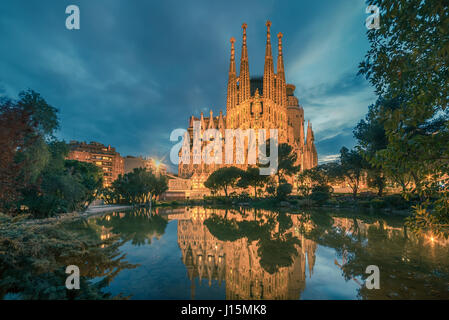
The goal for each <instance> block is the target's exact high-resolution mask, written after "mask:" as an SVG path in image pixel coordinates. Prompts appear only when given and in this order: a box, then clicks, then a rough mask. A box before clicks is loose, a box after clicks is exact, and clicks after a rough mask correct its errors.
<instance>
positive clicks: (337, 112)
mask: <svg viewBox="0 0 449 320" xmlns="http://www.w3.org/2000/svg"><path fill="white" fill-rule="evenodd" d="M70 4H75V5H77V6H79V8H80V11H81V29H80V30H68V29H66V27H65V20H66V17H67V16H68V15H67V14H66V13H65V8H66V7H67V6H68V5H70ZM365 8H366V4H365V1H364V0H339V1H335V0H316V1H303V0H302V1H299V0H293V1H260V0H259V1H143V0H135V1H129V0H85V1H76V0H69V1H61V0H54V1H50V0H48V1H41V0H39V1H37V0H36V1H34V0H33V1H30V0H26V1H25V0H2V1H1V2H0V96H5V95H6V96H9V97H11V98H16V97H17V94H18V93H19V92H20V91H21V90H24V89H28V88H31V89H33V90H35V91H37V92H39V93H40V94H41V95H42V96H43V97H44V98H45V99H46V100H47V102H48V103H50V104H51V105H53V106H54V107H56V108H58V109H59V118H60V122H61V128H60V130H59V132H58V137H59V138H61V139H64V140H66V141H70V140H80V141H86V142H89V141H98V142H101V143H104V144H106V145H111V146H114V147H116V149H117V151H118V152H120V153H121V155H122V156H126V155H136V156H137V155H143V156H155V157H158V158H163V157H165V158H166V159H167V160H166V161H167V162H168V159H169V156H168V155H169V152H170V149H171V147H172V146H173V145H174V142H170V140H169V136H170V133H171V132H172V130H174V129H176V128H186V127H187V125H188V120H189V117H190V116H191V115H195V116H199V115H200V112H201V111H203V112H205V114H206V115H208V113H209V110H210V109H212V110H213V111H214V114H215V115H217V114H218V112H219V111H220V110H223V111H225V109H226V85H227V77H228V68H229V57H230V43H229V39H230V38H231V37H232V36H233V37H235V38H236V40H237V42H236V60H237V63H239V61H240V49H241V36H242V29H241V25H242V23H243V22H246V23H247V24H248V29H247V33H248V54H249V64H250V73H251V76H256V75H262V73H263V65H264V54H265V41H266V40H265V39H266V27H265V22H266V20H270V21H271V22H272V28H271V29H272V34H273V35H275V34H277V33H278V32H282V33H283V34H284V38H283V44H284V62H285V68H286V78H287V82H288V83H292V84H294V85H296V92H295V94H296V96H297V97H298V98H299V101H300V104H301V105H302V106H303V108H304V112H305V118H306V120H310V121H311V122H312V124H313V129H314V132H315V139H316V147H317V150H318V156H319V159H320V161H323V160H328V159H331V158H332V155H335V154H337V153H338V152H339V150H340V148H341V147H342V146H343V145H345V146H347V147H352V146H353V145H354V139H353V137H352V130H353V128H354V126H355V125H356V124H357V122H358V121H359V120H360V119H361V118H363V117H364V115H365V114H366V112H367V110H368V106H369V105H370V104H372V103H373V102H374V101H375V96H374V94H373V89H372V88H371V87H370V86H369V84H368V82H367V81H366V80H365V79H364V78H363V77H360V76H357V71H358V64H359V63H360V62H361V61H362V59H363V57H364V55H365V53H366V51H367V49H368V41H367V38H366V31H367V30H366V27H365V19H366V17H367V14H366V13H365ZM275 39H276V38H275ZM273 55H274V57H275V59H276V57H277V46H276V45H273ZM275 61H276V60H275ZM238 68H239V66H238V65H237V69H238Z"/></svg>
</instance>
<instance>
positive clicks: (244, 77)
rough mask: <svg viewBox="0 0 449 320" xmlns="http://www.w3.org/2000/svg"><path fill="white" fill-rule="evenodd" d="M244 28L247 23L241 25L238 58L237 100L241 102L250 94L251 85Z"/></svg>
mask: <svg viewBox="0 0 449 320" xmlns="http://www.w3.org/2000/svg"><path fill="white" fill-rule="evenodd" d="M246 28H247V24H246V23H244V24H243V25H242V29H243V44H242V57H241V60H240V74H239V82H240V84H239V102H238V103H241V102H243V101H245V100H247V99H249V98H250V96H251V91H250V90H251V87H250V82H249V61H248V48H247V47H246Z"/></svg>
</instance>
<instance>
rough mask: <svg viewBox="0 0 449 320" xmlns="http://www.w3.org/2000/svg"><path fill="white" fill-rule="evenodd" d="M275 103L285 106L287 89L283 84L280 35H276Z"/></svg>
mask: <svg viewBox="0 0 449 320" xmlns="http://www.w3.org/2000/svg"><path fill="white" fill-rule="evenodd" d="M276 102H277V103H278V104H279V105H281V106H287V87H286V83H285V70H284V57H283V54H282V33H281V32H279V33H278V61H277V76H276Z"/></svg>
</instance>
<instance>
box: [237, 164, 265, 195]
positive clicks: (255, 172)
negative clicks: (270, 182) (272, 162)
mask: <svg viewBox="0 0 449 320" xmlns="http://www.w3.org/2000/svg"><path fill="white" fill-rule="evenodd" d="M267 179H268V178H267V176H264V175H261V174H260V169H259V168H257V167H249V168H248V169H247V170H246V171H243V173H242V175H241V179H240V180H239V181H238V183H237V186H238V187H240V188H248V187H250V186H251V187H253V188H254V198H257V189H258V188H261V187H263V186H264V185H265V184H266V182H267Z"/></svg>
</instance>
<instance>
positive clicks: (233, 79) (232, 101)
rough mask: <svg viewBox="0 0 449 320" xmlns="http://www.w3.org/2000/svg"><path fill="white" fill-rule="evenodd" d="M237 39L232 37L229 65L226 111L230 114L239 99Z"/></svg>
mask: <svg viewBox="0 0 449 320" xmlns="http://www.w3.org/2000/svg"><path fill="white" fill-rule="evenodd" d="M234 43H235V39H234V38H231V63H230V66H229V80H228V97H227V101H226V113H227V114H229V111H230V110H231V109H233V108H234V107H235V106H236V105H237V103H238V101H237V98H238V96H237V74H236V68H235V47H234Z"/></svg>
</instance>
